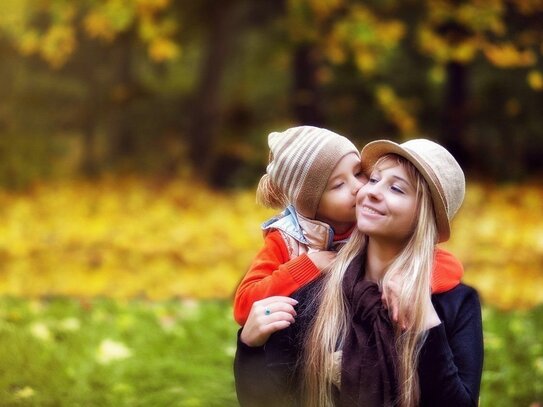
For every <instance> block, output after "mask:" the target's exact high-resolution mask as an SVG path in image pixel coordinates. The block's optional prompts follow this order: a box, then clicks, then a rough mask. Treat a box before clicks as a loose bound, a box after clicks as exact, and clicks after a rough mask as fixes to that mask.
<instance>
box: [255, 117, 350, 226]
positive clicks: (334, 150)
mask: <svg viewBox="0 0 543 407" xmlns="http://www.w3.org/2000/svg"><path fill="white" fill-rule="evenodd" d="M268 145H269V146H270V160H269V164H268V166H267V168H266V174H265V175H264V176H263V177H262V179H261V180H260V183H259V184H258V190H257V199H258V200H259V201H260V202H261V203H263V204H264V205H266V206H269V207H272V208H278V207H279V208H281V207H285V206H286V205H288V204H289V203H290V204H292V205H294V207H295V208H296V210H297V211H298V212H300V213H301V214H302V215H304V216H306V217H308V218H311V219H314V218H315V215H316V213H317V208H318V206H319V202H320V199H321V196H322V194H323V192H324V190H325V188H326V184H327V183H328V179H329V178H330V175H331V174H332V171H333V170H334V168H335V166H336V165H337V163H338V162H339V161H340V160H341V159H342V158H343V157H344V156H346V155H347V154H349V153H355V154H356V155H357V156H359V155H360V154H359V152H358V149H357V148H356V147H355V146H354V144H353V143H351V142H350V141H349V140H348V139H347V138H345V137H343V136H340V135H339V134H336V133H334V132H332V131H330V130H326V129H321V128H319V127H313V126H299V127H293V128H290V129H288V130H285V131H283V132H273V133H270V134H269V136H268Z"/></svg>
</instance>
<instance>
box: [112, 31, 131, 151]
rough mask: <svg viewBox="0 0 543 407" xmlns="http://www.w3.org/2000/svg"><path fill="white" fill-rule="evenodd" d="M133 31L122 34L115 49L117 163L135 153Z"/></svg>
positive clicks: (115, 136)
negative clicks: (131, 103) (130, 115)
mask: <svg viewBox="0 0 543 407" xmlns="http://www.w3.org/2000/svg"><path fill="white" fill-rule="evenodd" d="M133 38H134V33H133V31H132V30H130V31H128V32H126V33H122V34H121V36H120V37H119V39H118V40H117V43H116V49H115V61H114V69H115V78H114V83H113V87H112V90H111V95H110V97H111V103H112V109H111V121H110V141H111V144H110V146H111V147H110V148H111V151H110V157H111V159H112V160H113V161H114V162H115V161H117V162H118V161H119V160H121V159H123V158H124V159H126V158H129V157H130V156H131V155H132V154H133V153H134V152H135V142H134V134H133V131H132V129H131V126H130V118H129V113H130V112H129V111H128V109H129V107H130V101H131V99H132V97H133V93H134V74H133V71H132V57H131V54H132V43H133Z"/></svg>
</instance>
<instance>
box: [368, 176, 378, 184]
mask: <svg viewBox="0 0 543 407" xmlns="http://www.w3.org/2000/svg"><path fill="white" fill-rule="evenodd" d="M377 181H378V179H377V178H375V177H370V178H369V180H368V182H369V183H370V184H376V183H377Z"/></svg>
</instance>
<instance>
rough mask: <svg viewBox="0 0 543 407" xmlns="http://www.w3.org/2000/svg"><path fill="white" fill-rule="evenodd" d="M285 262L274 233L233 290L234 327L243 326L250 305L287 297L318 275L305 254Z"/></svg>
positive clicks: (281, 245) (282, 244)
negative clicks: (266, 299) (236, 324)
mask: <svg viewBox="0 0 543 407" xmlns="http://www.w3.org/2000/svg"><path fill="white" fill-rule="evenodd" d="M289 258H290V256H289V254H288V250H287V247H286V244H285V241H284V240H283V237H282V236H281V233H280V232H279V231H277V230H274V231H271V232H270V233H268V234H267V235H266V238H265V240H264V247H263V248H262V249H261V250H260V252H258V254H257V255H256V257H255V259H254V261H253V263H252V264H251V267H250V268H249V271H248V272H247V274H246V275H245V277H243V280H242V281H241V283H240V284H239V286H238V288H237V290H236V295H235V298H234V318H235V320H236V321H237V322H238V324H240V325H243V324H245V322H246V320H247V317H248V315H249V312H250V311H251V306H252V305H253V302H255V301H258V300H261V299H263V298H266V297H269V296H272V295H282V296H288V295H290V294H292V293H293V292H294V291H296V290H297V289H298V288H300V287H302V286H303V285H305V284H307V283H309V282H310V281H312V280H314V279H315V278H316V277H318V276H319V275H320V270H319V269H318V267H317V266H316V265H315V264H314V263H313V262H312V261H311V260H310V259H309V257H308V256H307V255H306V254H302V255H301V256H298V257H296V258H294V259H292V260H289Z"/></svg>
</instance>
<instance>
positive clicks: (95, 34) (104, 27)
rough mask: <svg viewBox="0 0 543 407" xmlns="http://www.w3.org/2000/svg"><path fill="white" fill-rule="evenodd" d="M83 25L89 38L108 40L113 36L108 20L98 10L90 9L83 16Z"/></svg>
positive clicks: (113, 32)
mask: <svg viewBox="0 0 543 407" xmlns="http://www.w3.org/2000/svg"><path fill="white" fill-rule="evenodd" d="M83 27H84V29H85V31H86V32H87V34H88V35H89V37H90V38H99V39H102V40H105V41H108V42H110V41H112V40H113V39H114V38H115V34H116V33H115V30H114V29H113V27H112V26H111V24H110V22H109V20H108V19H107V18H106V16H105V15H104V14H102V13H100V12H98V11H91V12H90V13H89V14H87V15H86V16H85V18H84V19H83Z"/></svg>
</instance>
